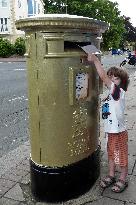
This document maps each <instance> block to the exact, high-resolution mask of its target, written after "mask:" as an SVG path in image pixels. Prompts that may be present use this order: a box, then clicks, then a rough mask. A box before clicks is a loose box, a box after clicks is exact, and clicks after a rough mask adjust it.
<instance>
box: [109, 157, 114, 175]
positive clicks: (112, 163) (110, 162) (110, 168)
mask: <svg viewBox="0 0 136 205" xmlns="http://www.w3.org/2000/svg"><path fill="white" fill-rule="evenodd" d="M108 165H109V175H110V176H112V177H114V175H115V163H114V160H112V159H109V163H108Z"/></svg>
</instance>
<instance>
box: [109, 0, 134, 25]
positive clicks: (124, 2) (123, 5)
mask: <svg viewBox="0 0 136 205" xmlns="http://www.w3.org/2000/svg"><path fill="white" fill-rule="evenodd" d="M110 1H112V2H117V3H118V4H119V6H118V8H119V10H120V11H121V15H122V16H123V15H124V16H127V17H130V18H131V19H130V22H131V23H132V25H133V26H134V27H136V6H135V5H136V0H110Z"/></svg>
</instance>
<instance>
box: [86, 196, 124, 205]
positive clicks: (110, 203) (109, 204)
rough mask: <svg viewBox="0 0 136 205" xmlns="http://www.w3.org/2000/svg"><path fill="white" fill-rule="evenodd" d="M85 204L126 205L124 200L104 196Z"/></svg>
mask: <svg viewBox="0 0 136 205" xmlns="http://www.w3.org/2000/svg"><path fill="white" fill-rule="evenodd" d="M85 205H124V202H122V201H118V200H115V199H109V198H106V197H103V198H102V199H98V200H96V201H93V202H91V203H87V204H85Z"/></svg>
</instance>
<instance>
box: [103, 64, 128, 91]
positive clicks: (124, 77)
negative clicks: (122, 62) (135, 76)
mask: <svg viewBox="0 0 136 205" xmlns="http://www.w3.org/2000/svg"><path fill="white" fill-rule="evenodd" d="M107 75H108V76H112V75H114V76H115V77H119V78H120V79H121V83H120V87H121V88H122V89H123V90H124V91H127V88H128V84H129V82H130V80H129V76H128V73H127V72H126V71H125V70H123V69H121V68H118V67H111V68H110V69H109V70H108V71H107Z"/></svg>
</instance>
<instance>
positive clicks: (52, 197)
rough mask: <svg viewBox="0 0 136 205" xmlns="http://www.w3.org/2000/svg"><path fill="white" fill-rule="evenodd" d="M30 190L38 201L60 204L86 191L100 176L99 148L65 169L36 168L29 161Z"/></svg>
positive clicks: (35, 165)
mask: <svg viewBox="0 0 136 205" xmlns="http://www.w3.org/2000/svg"><path fill="white" fill-rule="evenodd" d="M30 173H31V190H32V194H33V196H34V198H35V199H36V200H38V201H47V202H61V201H66V200H69V199H72V198H76V197H78V196H79V195H81V194H83V193H85V192H86V191H88V190H89V189H90V188H91V186H92V185H93V184H94V182H95V181H96V179H97V178H98V177H99V175H100V148H99V147H98V149H97V150H96V151H95V152H94V153H93V154H91V156H89V157H87V158H85V159H83V160H81V161H79V162H76V163H74V164H71V165H69V166H65V167H58V168H56V167H55V168H52V167H45V166H38V165H37V164H35V163H34V162H33V161H32V160H31V159H30Z"/></svg>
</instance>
